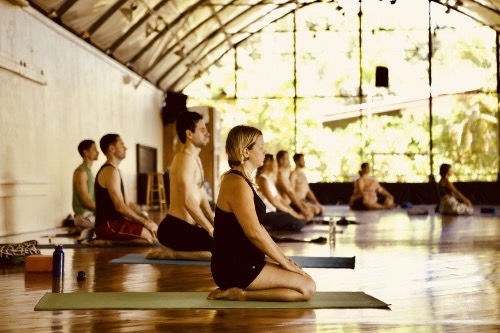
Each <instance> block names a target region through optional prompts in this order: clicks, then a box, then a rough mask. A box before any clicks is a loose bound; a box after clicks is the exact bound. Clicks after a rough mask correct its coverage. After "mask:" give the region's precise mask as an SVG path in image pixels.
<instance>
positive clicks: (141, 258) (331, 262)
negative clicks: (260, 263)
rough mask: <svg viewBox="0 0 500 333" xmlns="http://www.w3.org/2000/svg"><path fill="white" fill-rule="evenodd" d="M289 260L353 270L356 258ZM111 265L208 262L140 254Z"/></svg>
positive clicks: (122, 258)
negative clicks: (151, 256)
mask: <svg viewBox="0 0 500 333" xmlns="http://www.w3.org/2000/svg"><path fill="white" fill-rule="evenodd" d="M289 258H290V259H292V260H293V261H295V262H296V263H297V264H299V265H300V266H302V267H304V268H350V269H354V265H355V263H356V257H351V258H349V257H298V256H290V257H289ZM110 263H112V264H150V265H186V266H208V265H210V261H204V260H172V259H146V256H145V255H144V254H141V253H129V254H127V255H125V256H123V257H119V258H115V259H112V260H111V261H110Z"/></svg>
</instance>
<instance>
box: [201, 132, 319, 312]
mask: <svg viewBox="0 0 500 333" xmlns="http://www.w3.org/2000/svg"><path fill="white" fill-rule="evenodd" d="M226 153H227V155H228V162H229V167H230V168H231V170H229V171H228V172H227V173H225V174H224V175H223V177H222V181H221V185H220V191H219V196H218V199H217V206H216V207H215V222H214V247H213V250H212V261H211V269H212V276H213V279H214V281H215V283H216V284H217V286H218V287H219V288H217V289H215V290H213V291H212V292H210V294H209V295H208V299H226V300H239V301H246V300H248V301H254V300H260V301H283V302H293V301H307V300H309V299H311V298H312V296H313V295H314V293H315V291H316V284H315V282H314V280H313V279H312V278H311V277H310V276H309V275H308V274H306V273H305V272H304V271H303V270H302V268H301V267H300V266H299V265H297V263H295V262H294V261H292V260H291V259H289V258H288V257H287V256H285V255H284V254H283V252H282V251H281V249H280V248H279V247H278V245H277V244H276V243H275V242H274V241H273V240H272V238H271V236H270V235H269V234H268V232H267V231H266V229H265V228H264V227H263V226H262V222H263V219H264V215H265V214H266V206H265V204H264V203H263V202H262V200H261V199H260V197H259V196H258V194H257V192H256V191H255V189H254V184H253V182H252V181H251V180H250V175H251V174H252V173H253V172H254V171H255V169H257V168H258V167H259V166H261V165H262V164H263V161H264V155H265V153H266V151H265V149H264V141H263V137H262V132H261V131H260V130H258V129H256V128H254V127H250V126H243V125H240V126H236V127H234V128H233V129H231V131H229V134H228V137H227V141H226ZM266 256H267V257H268V258H269V259H271V260H272V261H274V262H270V261H266Z"/></svg>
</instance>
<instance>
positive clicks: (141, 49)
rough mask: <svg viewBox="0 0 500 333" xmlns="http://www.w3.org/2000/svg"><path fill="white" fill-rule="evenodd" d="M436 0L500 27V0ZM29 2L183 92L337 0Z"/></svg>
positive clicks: (134, 67)
mask: <svg viewBox="0 0 500 333" xmlns="http://www.w3.org/2000/svg"><path fill="white" fill-rule="evenodd" d="M17 1H19V0H17ZM23 1H24V0H23ZM352 1H359V0H352ZM369 1H376V0H369ZM380 1H382V0H380ZM384 1H391V3H392V2H393V1H394V0H384ZM396 1H397V0H396ZM400 1H403V0H400ZM412 1H415V0H412ZM419 1H428V0H419ZM432 1H433V2H435V3H438V4H442V5H444V6H447V7H449V8H450V9H452V10H456V11H459V12H461V13H462V14H464V15H467V16H469V17H471V18H473V19H474V20H476V21H478V22H480V23H482V24H484V25H487V26H490V27H491V28H493V29H495V30H497V31H500V0H440V1H434V0H432ZM13 2H14V1H13ZM28 2H29V5H30V6H32V7H34V8H36V9H37V10H38V11H40V12H41V13H43V14H44V15H46V16H47V17H49V18H51V19H52V20H53V21H54V22H56V23H57V24H60V25H61V26H63V27H64V28H65V29H67V30H69V31H71V32H73V33H74V34H75V35H77V36H79V37H80V38H82V39H84V40H86V41H87V42H88V43H90V44H92V45H94V46H95V47H96V48H98V49H99V50H101V51H102V52H104V53H106V54H107V55H108V56H109V57H112V58H113V59H115V60H117V61H119V62H120V63H122V64H124V65H125V66H127V67H129V68H130V69H131V70H133V71H134V72H136V73H137V74H138V75H139V76H141V77H142V78H144V79H145V80H148V81H150V82H151V83H153V84H154V85H155V86H157V87H158V88H159V89H161V90H163V91H166V90H175V91H182V90H183V89H184V88H185V87H186V86H187V85H188V84H190V83H191V82H192V81H193V80H195V79H196V78H197V77H198V76H199V75H200V73H202V72H203V71H204V70H206V69H207V68H208V67H210V66H211V65H213V64H214V63H215V62H216V61H217V60H218V59H220V57H222V56H223V55H224V54H225V53H226V52H227V51H228V50H230V49H231V48H232V47H233V46H234V45H236V44H238V43H240V42H241V41H243V40H245V39H246V38H248V37H249V36H251V35H252V34H253V33H255V32H258V31H260V30H261V29H263V28H264V27H265V26H267V25H268V24H269V23H271V22H273V21H275V20H277V19H279V18H281V17H283V16H285V15H287V14H288V13H290V12H291V11H293V10H294V9H296V8H298V7H301V6H307V5H310V4H312V3H316V2H335V0H329V1H328V0H327V1H325V0H323V1H320V0H29V1H28ZM400 5H404V4H403V3H401V4H400Z"/></svg>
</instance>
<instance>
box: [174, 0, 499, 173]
mask: <svg viewBox="0 0 500 333" xmlns="http://www.w3.org/2000/svg"><path fill="white" fill-rule="evenodd" d="M355 3H356V2H352V1H351V2H346V4H347V5H346V8H345V10H344V12H343V13H340V12H338V10H337V9H336V7H335V5H334V4H331V3H329V4H327V3H321V4H317V5H310V6H307V7H305V8H303V9H299V10H298V11H297V14H296V22H297V25H296V27H295V28H294V26H293V20H292V19H291V17H292V16H291V15H293V14H290V15H288V16H286V17H284V18H282V19H280V20H278V21H276V22H275V23H273V24H271V25H270V26H268V27H266V28H265V29H264V30H263V31H261V32H258V33H255V34H254V35H252V36H251V37H250V38H249V39H247V40H245V41H244V42H243V43H241V44H239V45H238V46H237V47H236V48H235V50H231V51H230V52H229V53H227V54H226V55H225V56H224V57H222V58H221V59H219V61H218V63H217V66H212V67H211V68H209V70H208V71H207V72H206V73H205V74H204V75H202V77H200V78H199V79H198V80H197V81H196V82H193V83H192V84H191V85H190V86H189V87H187V88H186V89H185V90H184V93H186V94H187V95H188V96H190V99H189V104H190V105H193V106H194V105H200V104H205V105H211V106H213V107H215V108H216V109H217V110H218V111H219V112H220V114H221V120H222V124H221V128H222V138H223V139H225V136H226V134H227V132H228V131H229V129H230V128H231V127H233V126H235V125H237V124H242V123H245V124H249V125H253V126H256V127H258V128H260V129H261V130H262V131H263V132H264V139H265V141H266V149H267V150H268V152H270V153H276V152H277V151H278V150H281V149H285V150H288V151H289V152H290V154H291V155H292V154H293V153H294V152H301V153H304V154H305V156H306V165H307V169H308V170H307V173H308V177H309V180H310V181H313V182H320V181H337V182H345V181H352V180H353V179H354V178H355V177H356V176H357V172H358V169H359V165H360V163H362V162H365V161H366V162H370V163H371V164H372V165H373V169H374V170H373V171H374V172H373V174H374V176H375V177H377V178H378V179H380V180H381V181H385V182H427V181H428V180H429V177H430V175H434V176H435V177H437V176H438V169H439V165H440V164H441V163H451V164H453V165H454V174H455V176H456V180H460V181H494V180H496V178H497V174H498V170H499V168H498V165H499V157H498V156H499V153H498V152H499V147H498V142H499V138H498V99H497V98H498V97H497V94H496V92H494V90H495V89H496V85H497V82H496V67H495V66H496V58H495V49H494V45H495V33H494V31H493V30H491V29H489V28H485V27H478V26H476V25H475V24H474V22H471V21H470V20H468V19H467V18H464V17H463V15H460V14H458V13H455V14H453V13H450V14H445V13H444V10H443V8H441V7H442V6H439V7H438V6H437V5H435V6H434V7H433V11H432V14H433V22H434V24H435V26H434V27H433V30H432V45H433V49H432V50H433V51H432V80H433V81H432V82H433V84H432V96H433V100H432V139H433V149H432V156H433V166H432V170H431V165H430V156H431V155H430V153H431V152H430V135H429V131H430V128H429V125H430V121H429V120H430V119H429V94H430V91H429V87H428V86H429V84H428V83H429V82H428V81H429V78H428V68H429V64H428V30H427V26H426V24H427V10H428V8H427V4H425V2H418V3H419V4H416V3H412V6H396V5H394V6H391V7H389V8H390V11H388V9H387V8H385V9H384V10H385V12H384V16H383V17H384V20H383V22H381V20H380V13H377V12H376V10H377V8H378V7H377V4H378V3H379V2H378V1H373V2H369V3H370V4H369V7H368V8H367V9H366V10H363V19H364V20H365V22H366V23H365V24H364V29H365V30H363V32H362V37H363V43H362V45H361V50H360V48H359V43H358V37H359V35H358V31H357V28H358V27H357V25H356V24H355V22H357V13H358V12H357V11H358V8H357V7H356V6H355V5H356V4H355ZM384 3H385V2H384ZM349 4H350V6H351V7H349ZM377 15H379V16H377ZM405 17H407V19H406V20H405V19H404V18H405ZM410 18H411V19H410ZM353 22H354V23H353ZM294 34H295V38H294ZM294 43H295V44H294ZM294 45H295V48H294ZM360 55H361V57H360ZM359 61H361V63H362V66H361V69H360V68H359V67H360V66H359ZM380 65H382V66H387V67H388V68H389V73H390V77H389V78H390V86H389V87H388V88H380V87H375V83H374V82H375V67H376V66H380ZM235 69H236V70H235ZM360 77H361V80H362V84H361V85H360V83H359V80H360ZM360 92H361V93H362V95H361V96H360V95H359V94H360ZM352 105H360V111H359V112H358V113H356V112H352V110H351V113H349V114H348V115H342V112H343V111H344V110H345V109H346V108H349V107H350V106H352ZM374 105H385V106H384V108H383V110H382V112H378V111H376V112H375V111H373V112H371V111H370V110H377V109H376V108H375V107H373V106H374ZM363 108H365V109H363ZM354 110H356V108H354ZM379 110H381V109H380V108H379ZM329 114H330V115H335V116H337V118H338V119H337V120H335V121H330V122H326V120H325V119H327V118H326V116H327V115H329ZM221 169H222V170H223V169H224V167H222V168H221Z"/></svg>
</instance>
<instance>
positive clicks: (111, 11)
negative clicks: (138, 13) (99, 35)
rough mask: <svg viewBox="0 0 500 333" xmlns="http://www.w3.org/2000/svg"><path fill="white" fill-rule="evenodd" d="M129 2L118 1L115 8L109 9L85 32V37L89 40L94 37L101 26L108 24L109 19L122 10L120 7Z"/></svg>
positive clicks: (125, 0)
mask: <svg viewBox="0 0 500 333" xmlns="http://www.w3.org/2000/svg"><path fill="white" fill-rule="evenodd" d="M127 1H128V0H119V1H117V2H116V3H115V4H114V5H113V6H111V7H109V9H108V10H107V11H106V12H105V13H104V14H103V15H101V17H99V18H98V19H97V20H96V21H95V22H94V23H93V24H92V25H91V26H90V28H88V29H87V30H86V31H85V35H86V36H87V38H90V37H91V36H92V34H93V33H94V32H95V31H96V30H97V29H99V27H100V26H101V25H103V24H104V22H106V21H107V20H108V18H110V17H111V15H113V14H114V13H115V12H116V11H117V10H119V9H120V7H121V6H122V5H123V4H124V3H125V2H127Z"/></svg>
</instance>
